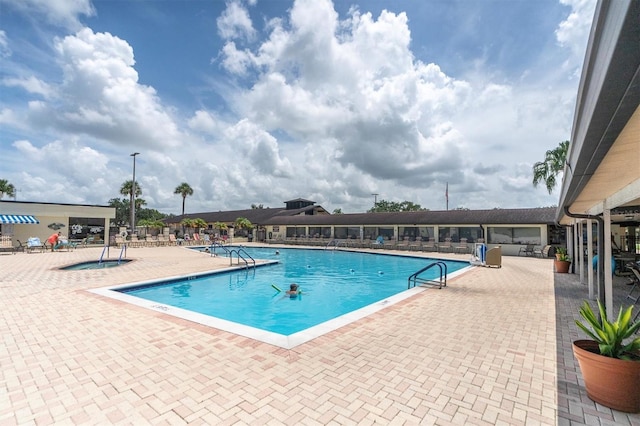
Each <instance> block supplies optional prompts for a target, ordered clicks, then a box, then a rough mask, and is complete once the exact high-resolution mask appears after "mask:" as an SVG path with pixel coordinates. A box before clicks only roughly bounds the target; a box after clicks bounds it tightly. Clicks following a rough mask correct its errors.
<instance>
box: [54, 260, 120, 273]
mask: <svg viewBox="0 0 640 426" xmlns="http://www.w3.org/2000/svg"><path fill="white" fill-rule="evenodd" d="M128 262H131V259H121V260H103V261H102V262H99V261H97V260H96V261H91V262H80V263H75V264H73V265H69V266H63V267H62V268H60V269H62V270H64V271H86V270H87V269H104V268H115V267H116V266H120V265H126V264H127V263H128Z"/></svg>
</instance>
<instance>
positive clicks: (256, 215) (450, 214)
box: [166, 205, 556, 226]
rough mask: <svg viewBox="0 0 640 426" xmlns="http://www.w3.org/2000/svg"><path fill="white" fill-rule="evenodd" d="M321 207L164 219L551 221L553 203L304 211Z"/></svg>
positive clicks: (349, 222) (437, 222)
mask: <svg viewBox="0 0 640 426" xmlns="http://www.w3.org/2000/svg"><path fill="white" fill-rule="evenodd" d="M314 209H321V210H322V211H324V209H323V208H322V207H321V206H317V205H313V206H307V207H304V208H301V209H291V210H287V209H284V208H266V209H247V210H230V211H224V212H203V213H190V214H186V215H184V216H176V217H173V218H171V219H167V220H166V222H167V223H179V222H180V221H181V220H182V219H183V218H189V219H196V218H201V219H203V220H204V221H205V222H208V223H213V222H225V223H233V222H235V220H236V219H237V218H239V217H245V218H247V219H249V220H250V221H251V223H253V224H254V225H299V226H303V225H311V226H314V225H316V226H318V225H343V226H350V225H353V226H359V225H413V224H420V225H490V224H504V225H508V224H532V225H535V224H553V223H555V212H556V208H555V207H541V208H532V209H492V210H440V211H430V210H427V211H419V212H389V213H348V214H315V215H308V214H304V213H306V212H307V211H309V210H314Z"/></svg>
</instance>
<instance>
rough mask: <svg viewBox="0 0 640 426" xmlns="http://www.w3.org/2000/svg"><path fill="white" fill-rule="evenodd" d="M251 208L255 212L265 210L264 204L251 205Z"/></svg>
mask: <svg viewBox="0 0 640 426" xmlns="http://www.w3.org/2000/svg"><path fill="white" fill-rule="evenodd" d="M251 208H252V209H253V210H257V209H264V206H263V205H262V204H251Z"/></svg>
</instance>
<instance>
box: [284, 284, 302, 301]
mask: <svg viewBox="0 0 640 426" xmlns="http://www.w3.org/2000/svg"><path fill="white" fill-rule="evenodd" d="M286 293H287V294H288V295H289V297H291V298H292V299H293V298H294V297H298V294H300V291H299V290H298V284H296V283H293V284H291V285H290V286H289V290H287V291H286Z"/></svg>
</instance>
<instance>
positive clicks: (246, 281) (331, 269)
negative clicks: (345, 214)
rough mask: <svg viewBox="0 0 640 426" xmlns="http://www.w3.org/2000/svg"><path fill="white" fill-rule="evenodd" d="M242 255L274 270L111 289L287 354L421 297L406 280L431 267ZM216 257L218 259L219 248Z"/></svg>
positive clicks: (422, 261) (326, 254)
mask: <svg viewBox="0 0 640 426" xmlns="http://www.w3.org/2000/svg"><path fill="white" fill-rule="evenodd" d="M243 250H246V252H247V253H248V254H249V255H250V256H251V257H253V258H255V259H271V260H273V261H277V262H278V263H275V264H271V265H267V266H259V267H257V268H248V269H246V268H242V269H239V270H238V269H234V270H225V271H224V272H221V273H208V274H201V275H197V276H190V277H176V278H172V279H169V280H163V281H153V282H148V283H138V284H136V285H127V286H119V287H118V288H113V289H111V290H115V291H117V292H118V293H120V295H121V296H122V297H123V298H125V299H137V300H138V302H136V304H142V305H144V303H141V302H139V301H140V300H144V301H146V302H147V304H150V305H148V306H147V307H150V308H152V309H156V310H161V311H164V312H169V311H171V312H170V313H174V312H177V313H179V314H180V315H178V316H181V317H183V318H185V316H184V315H186V317H187V319H192V320H195V321H197V322H203V318H202V317H208V318H209V319H207V320H206V323H208V324H209V325H213V326H214V327H217V328H222V329H224V330H227V331H232V332H234V333H237V334H242V335H245V336H247V337H252V338H255V339H257V340H262V341H267V342H268V343H272V344H277V345H278V346H282V347H292V346H295V345H296V344H300V343H302V342H303V341H307V340H310V339H311V338H313V337H315V336H318V335H321V334H324V333H325V332H327V331H330V329H335V328H337V327H339V326H341V325H343V324H344V323H348V322H351V321H353V320H355V319H358V318H361V317H363V316H366V315H369V313H371V312H374V311H376V310H378V309H382V308H383V307H385V306H388V305H390V304H393V303H396V302H397V301H399V300H403V299H405V298H407V297H410V296H411V295H413V294H415V293H416V292H418V291H422V290H423V289H420V288H415V289H411V290H407V277H408V276H409V275H411V274H412V273H414V272H416V271H417V270H419V269H421V268H422V267H424V266H426V265H428V264H429V263H431V262H433V259H426V258H423V257H420V258H417V257H409V256H394V255H385V254H372V253H358V252H347V251H340V250H317V249H316V250H310V249H282V248H281V249H277V253H276V249H274V248H271V247H269V248H253V247H252V248H243ZM217 253H218V254H219V255H222V253H221V251H220V249H217ZM446 263H447V266H448V270H449V277H451V275H452V274H455V273H456V271H462V270H463V269H464V268H466V267H469V263H468V262H460V261H452V260H447V261H446ZM430 272H431V273H432V274H438V272H439V271H437V270H432V271H430ZM438 276H439V274H438ZM433 278H437V276H436V275H434V276H433ZM293 282H295V283H297V284H298V285H299V286H300V288H301V290H302V294H301V295H300V296H298V297H294V298H290V297H288V296H287V295H286V294H284V291H285V290H287V289H288V287H289V284H290V283H293ZM278 290H281V291H278ZM128 301H131V300H128ZM185 313H188V314H185ZM194 318H195V319H194ZM212 321H213V322H214V323H215V324H212ZM278 342H279V343H278Z"/></svg>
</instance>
